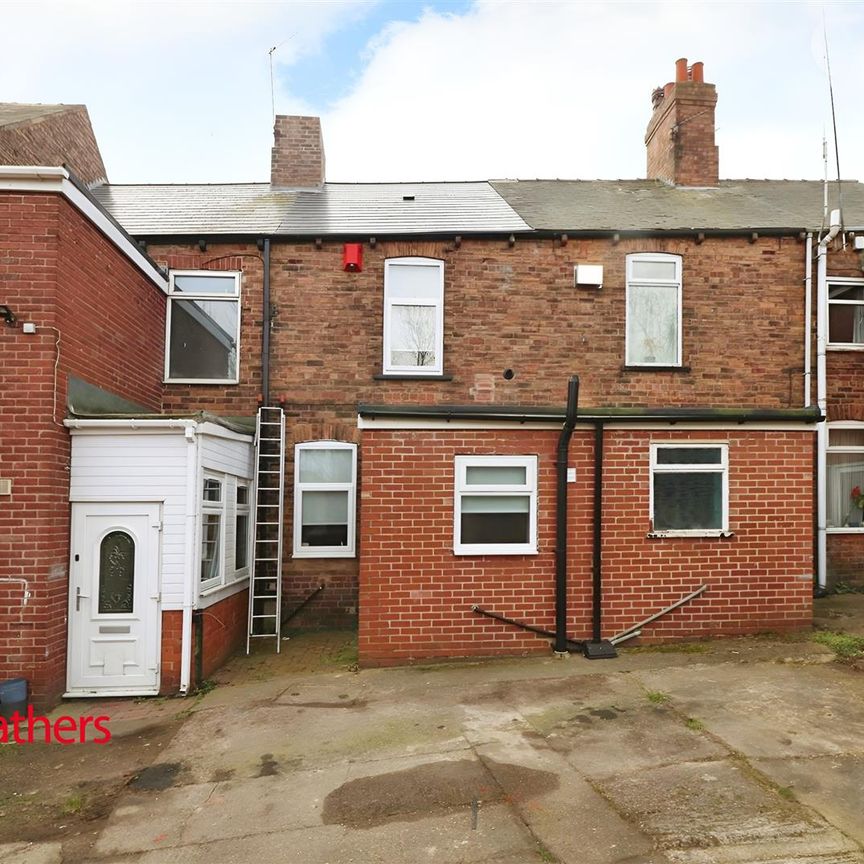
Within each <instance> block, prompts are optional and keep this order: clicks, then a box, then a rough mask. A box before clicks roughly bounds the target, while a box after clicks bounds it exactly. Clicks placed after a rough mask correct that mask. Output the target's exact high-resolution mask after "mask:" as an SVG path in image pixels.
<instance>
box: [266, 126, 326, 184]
mask: <svg viewBox="0 0 864 864" xmlns="http://www.w3.org/2000/svg"><path fill="white" fill-rule="evenodd" d="M270 182H271V183H272V184H273V185H274V186H320V185H321V184H322V183H323V182H324V141H323V139H322V137H321V120H320V118H318V117H297V116H286V115H284V114H280V115H277V117H276V123H275V124H274V127H273V149H272V151H271V153H270Z"/></svg>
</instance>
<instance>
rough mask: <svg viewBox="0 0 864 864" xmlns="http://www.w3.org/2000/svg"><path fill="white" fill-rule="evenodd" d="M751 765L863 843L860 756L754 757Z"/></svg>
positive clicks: (863, 772)
mask: <svg viewBox="0 0 864 864" xmlns="http://www.w3.org/2000/svg"><path fill="white" fill-rule="evenodd" d="M753 765H754V767H756V768H757V769H758V770H759V771H761V772H762V773H763V774H765V775H766V776H767V777H770V778H771V780H773V781H774V782H775V783H777V784H778V785H779V786H781V787H783V788H784V789H788V790H789V793H790V794H792V795H794V796H795V798H797V799H798V800H799V801H801V802H802V803H803V804H806V805H807V806H809V807H812V808H813V809H814V810H816V811H818V812H819V813H820V814H821V815H822V816H824V817H825V819H827V820H828V822H830V823H831V824H832V825H834V826H835V827H837V828H839V829H840V830H841V831H843V832H844V833H845V834H848V835H849V836H850V837H853V838H854V839H855V840H857V841H858V842H859V843H861V844H862V846H864V757H862V756H819V757H815V758H811V759H758V760H754V762H753Z"/></svg>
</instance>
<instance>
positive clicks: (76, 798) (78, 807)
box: [60, 792, 87, 816]
mask: <svg viewBox="0 0 864 864" xmlns="http://www.w3.org/2000/svg"><path fill="white" fill-rule="evenodd" d="M86 806H87V799H86V798H85V797H84V795H82V794H80V793H79V792H76V793H74V794H72V795H70V796H69V797H68V798H67V799H66V800H65V801H64V802H63V803H62V804H61V805H60V809H61V810H62V811H63V813H64V814H65V815H66V816H77V815H78V814H79V813H81V811H82V810H83V809H84V808H85V807H86Z"/></svg>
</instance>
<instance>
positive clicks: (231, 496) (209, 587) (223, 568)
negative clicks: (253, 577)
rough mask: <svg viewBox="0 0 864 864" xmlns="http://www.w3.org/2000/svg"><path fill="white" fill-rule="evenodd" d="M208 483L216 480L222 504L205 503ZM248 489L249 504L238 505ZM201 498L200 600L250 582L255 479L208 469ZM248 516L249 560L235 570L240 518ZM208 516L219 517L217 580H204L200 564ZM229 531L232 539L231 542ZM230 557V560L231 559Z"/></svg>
mask: <svg viewBox="0 0 864 864" xmlns="http://www.w3.org/2000/svg"><path fill="white" fill-rule="evenodd" d="M207 480H215V481H216V482H217V483H219V484H220V487H221V493H222V495H221V500H219V501H205V500H204V483H205V482H206V481H207ZM239 486H245V487H246V488H247V489H248V490H249V498H248V499H247V500H248V501H249V502H250V503H249V504H239V505H238V504H237V488H238V487H239ZM199 488H200V489H201V494H200V495H199V496H198V497H199V500H200V502H201V503H200V508H201V512H200V515H199V517H198V547H197V548H198V553H197V559H196V570H195V572H196V573H197V576H198V593H199V596H202V597H203V596H205V595H207V594H212V593H213V592H215V591H218V590H219V589H220V588H225V587H227V586H229V585H233V584H234V583H235V582H241V581H243V580H244V579H248V578H249V572H250V564H251V560H252V554H253V549H252V543H251V540H252V536H253V532H254V522H253V517H252V505H251V501H252V479H251V478H249V477H239V476H237V475H235V474H224V473H222V472H219V471H213V470H211V469H205V470H204V472H203V474H202V475H201V481H200V486H199ZM238 513H246V514H248V515H249V535H248V536H247V538H246V553H247V555H246V557H247V564H246V566H245V567H241V568H239V569H238V568H237V567H236V566H235V563H236V560H237V514H238ZM206 514H209V515H214V516H218V517H219V571H218V573H217V574H216V576H214V577H212V578H211V579H207V580H202V579H201V564H202V554H201V553H202V548H201V547H202V545H203V542H204V516H205V515H206ZM229 531H230V532H231V536H230V538H229ZM229 553H230V559H229Z"/></svg>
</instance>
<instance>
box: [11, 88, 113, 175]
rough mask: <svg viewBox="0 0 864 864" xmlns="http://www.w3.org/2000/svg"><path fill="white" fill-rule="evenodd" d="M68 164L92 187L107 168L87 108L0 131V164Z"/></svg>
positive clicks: (77, 107) (74, 107)
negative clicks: (103, 162)
mask: <svg viewBox="0 0 864 864" xmlns="http://www.w3.org/2000/svg"><path fill="white" fill-rule="evenodd" d="M63 164H65V165H68V166H69V167H70V168H71V169H72V171H73V172H74V173H75V174H76V175H77V176H78V177H80V178H81V180H83V181H84V182H85V183H87V184H88V185H92V184H94V183H96V182H98V181H100V180H101V181H104V180H105V166H104V165H103V164H102V156H101V154H100V153H99V145H98V144H97V143H96V138H95V136H94V135H93V128H92V126H91V125H90V115H89V114H88V113H87V108H86V107H85V106H84V105H69V106H67V107H66V110H65V111H59V112H56V113H54V114H46V115H45V116H43V117H36V118H35V119H33V120H28V121H24V122H21V123H13V124H10V125H8V126H4V127H2V128H0V165H63Z"/></svg>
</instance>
